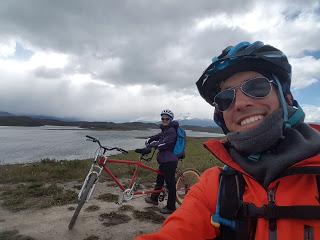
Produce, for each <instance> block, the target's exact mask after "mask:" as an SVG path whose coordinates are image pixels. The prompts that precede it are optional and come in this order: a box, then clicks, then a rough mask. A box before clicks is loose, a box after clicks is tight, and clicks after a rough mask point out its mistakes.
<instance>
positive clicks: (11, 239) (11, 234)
mask: <svg viewBox="0 0 320 240" xmlns="http://www.w3.org/2000/svg"><path fill="white" fill-rule="evenodd" d="M0 240H34V238H32V237H29V236H25V235H20V234H19V231H18V230H12V231H4V232H0Z"/></svg>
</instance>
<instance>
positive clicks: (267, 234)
mask: <svg viewBox="0 0 320 240" xmlns="http://www.w3.org/2000/svg"><path fill="white" fill-rule="evenodd" d="M290 84H291V66H290V64H289V62H288V60H287V57H286V56H285V55H284V54H283V53H282V52H281V51H280V50H278V49H276V48H274V47H273V46H270V45H264V44H263V43H262V42H255V43H252V44H250V43H248V42H241V43H239V44H237V45H236V46H231V47H227V48H226V49H225V50H223V51H222V53H221V54H220V55H219V56H218V57H215V58H213V60H212V64H210V66H209V67H208V68H207V69H206V70H205V71H204V73H203V74H202V76H201V77H200V79H199V80H198V82H197V87H198V90H199V92H200V94H201V96H202V97H203V98H204V99H205V100H206V101H207V102H208V103H209V104H211V105H212V106H214V107H215V113H214V120H215V122H216V123H217V124H218V125H219V126H220V127H221V128H222V129H223V131H224V133H225V134H226V140H225V141H216V140H209V141H208V142H206V143H205V144H204V146H205V147H206V148H207V149H208V150H209V151H210V152H211V153H212V154H213V155H214V156H215V157H216V158H217V159H219V160H220V161H221V162H222V163H223V164H225V166H224V168H218V167H213V168H211V169H208V170H207V171H205V172H204V173H203V174H202V176H201V179H200V181H199V183H197V184H196V185H194V186H193V187H192V188H191V190H190V191H189V193H188V195H187V196H186V198H185V200H184V202H183V204H182V206H181V207H180V208H179V209H178V210H176V212H175V213H174V214H173V215H171V216H170V217H169V218H168V219H167V220H166V222H165V223H164V225H163V227H162V228H161V230H160V231H159V232H157V233H154V234H149V235H144V236H141V237H140V238H139V239H178V240H179V239H190V240H191V239H192V240H193V239H228V240H229V239H237V240H245V239H259V240H282V239H288V240H289V239H295V240H300V239H301V240H303V239H304V240H305V239H320V198H319V196H320V155H319V154H320V134H319V133H318V132H317V130H314V129H313V128H312V127H310V126H309V125H308V124H306V123H304V112H303V110H302V109H301V108H300V106H299V105H298V103H297V101H295V100H294V98H293V96H292V94H291V92H290Z"/></svg>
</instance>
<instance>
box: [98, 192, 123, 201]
mask: <svg viewBox="0 0 320 240" xmlns="http://www.w3.org/2000/svg"><path fill="white" fill-rule="evenodd" d="M97 199H98V200H101V201H104V202H116V201H117V200H118V195H115V194H112V193H105V194H101V195H99V196H98V197H97Z"/></svg>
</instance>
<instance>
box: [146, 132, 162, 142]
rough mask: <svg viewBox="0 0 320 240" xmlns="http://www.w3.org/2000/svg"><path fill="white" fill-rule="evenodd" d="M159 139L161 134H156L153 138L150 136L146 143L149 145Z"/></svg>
mask: <svg viewBox="0 0 320 240" xmlns="http://www.w3.org/2000/svg"><path fill="white" fill-rule="evenodd" d="M160 137H161V133H158V134H156V135H153V136H151V137H150V138H149V140H148V143H151V142H153V141H159V139H160Z"/></svg>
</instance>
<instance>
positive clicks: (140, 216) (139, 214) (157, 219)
mask: <svg viewBox="0 0 320 240" xmlns="http://www.w3.org/2000/svg"><path fill="white" fill-rule="evenodd" d="M133 217H134V218H135V219H137V220H139V221H144V222H150V221H151V222H153V223H157V224H161V223H163V221H164V220H165V219H166V218H165V217H164V216H162V215H160V214H158V213H156V212H154V211H150V210H148V211H139V210H134V211H133Z"/></svg>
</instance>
